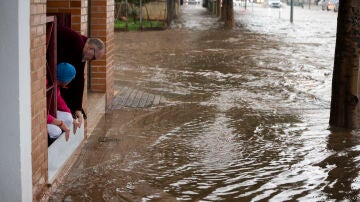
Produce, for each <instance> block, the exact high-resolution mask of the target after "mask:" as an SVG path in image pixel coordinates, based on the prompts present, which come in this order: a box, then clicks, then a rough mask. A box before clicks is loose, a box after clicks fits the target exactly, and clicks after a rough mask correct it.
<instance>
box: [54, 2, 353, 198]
mask: <svg viewBox="0 0 360 202" xmlns="http://www.w3.org/2000/svg"><path fill="white" fill-rule="evenodd" d="M235 9H236V24H237V25H236V27H235V28H234V29H232V30H225V29H223V25H222V23H221V22H219V21H218V19H217V18H216V17H214V16H211V15H210V14H209V13H208V12H207V11H206V10H205V9H203V8H201V7H193V6H192V7H182V8H181V14H180V16H179V18H178V19H176V21H175V22H174V23H173V24H172V26H171V27H170V28H169V29H168V30H165V31H151V32H126V33H116V40H115V46H116V50H115V54H116V55H115V62H116V68H115V74H116V75H115V89H116V91H115V93H116V96H115V99H114V102H113V107H112V109H111V110H110V111H109V112H108V113H106V114H105V116H104V117H103V118H102V119H101V121H100V123H99V124H98V125H97V126H96V128H95V130H94V132H93V134H92V135H91V136H90V138H89V139H88V140H87V143H86V144H85V146H84V148H83V149H82V151H81V154H80V158H79V159H78V160H77V161H76V163H75V164H74V166H73V167H72V168H71V170H70V172H69V174H68V175H67V176H66V177H65V179H64V180H63V182H62V184H61V185H60V186H59V187H58V188H57V189H56V190H55V191H54V193H52V196H51V198H50V200H49V201H59V200H62V201H294V200H299V201H337V200H345V201H346V200H347V201H356V200H358V199H359V194H360V193H359V189H360V182H359V181H360V176H359V168H360V158H359V154H360V137H359V135H360V133H359V131H346V130H336V131H335V130H329V125H328V120H329V109H330V95H331V80H332V69H333V63H334V62H333V60H334V50H335V39H336V19H337V13H334V12H326V11H321V10H320V8H315V7H314V8H312V9H311V10H310V9H308V8H306V7H305V9H302V8H299V7H296V8H295V16H294V22H295V23H294V24H290V23H289V8H288V7H286V6H284V7H283V8H281V9H274V8H266V7H262V6H258V5H254V6H251V5H249V7H248V9H247V10H246V11H245V10H244V9H243V8H240V7H236V8H235Z"/></svg>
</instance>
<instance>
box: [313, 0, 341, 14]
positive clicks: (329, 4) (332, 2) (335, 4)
mask: <svg viewBox="0 0 360 202" xmlns="http://www.w3.org/2000/svg"><path fill="white" fill-rule="evenodd" d="M318 5H319V6H321V9H322V10H327V11H330V10H333V11H334V12H337V11H338V9H339V0H321V1H319V3H318Z"/></svg>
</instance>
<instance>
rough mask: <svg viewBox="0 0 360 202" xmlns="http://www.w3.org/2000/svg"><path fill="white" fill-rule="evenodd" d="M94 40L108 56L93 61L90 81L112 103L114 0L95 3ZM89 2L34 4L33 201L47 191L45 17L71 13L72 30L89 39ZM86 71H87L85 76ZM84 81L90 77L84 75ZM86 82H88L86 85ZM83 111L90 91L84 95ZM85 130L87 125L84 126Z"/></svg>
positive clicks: (45, 1) (66, 0) (35, 0)
mask: <svg viewBox="0 0 360 202" xmlns="http://www.w3.org/2000/svg"><path fill="white" fill-rule="evenodd" d="M92 2H93V5H99V7H95V8H94V7H93V11H92V12H93V13H92V14H91V16H92V20H93V21H92V25H91V26H92V30H93V31H92V36H93V37H99V38H101V39H102V40H103V41H104V42H105V45H106V56H105V57H104V58H102V59H101V60H99V61H94V62H93V63H92V66H93V67H94V71H93V72H94V74H93V75H92V78H94V80H91V82H92V86H94V89H93V90H94V91H99V92H106V95H107V96H106V102H107V103H111V99H112V96H113V75H114V73H113V72H114V70H113V68H114V61H113V54H114V53H113V50H114V46H113V43H114V31H113V23H114V18H113V14H114V12H113V9H114V0H97V1H92ZM87 3H88V1H87V0H31V2H30V4H31V11H30V13H31V16H30V29H31V36H30V40H31V50H30V54H31V102H32V103H31V114H32V129H31V135H32V173H33V198H34V201H39V200H40V198H42V195H43V194H44V193H45V192H46V190H47V183H48V173H47V172H48V162H47V160H48V159H47V158H48V156H47V154H48V153H47V150H48V146H47V129H46V120H47V119H46V114H47V112H46V13H71V16H72V18H71V22H72V24H71V28H72V29H73V30H76V31H78V32H79V33H81V34H83V35H87V31H88V29H87V27H88V26H87V23H88V22H87V15H88V8H87V6H88V4H87ZM86 72H87V70H85V73H86ZM85 78H87V76H86V75H85ZM86 84H87V82H85V85H86ZM83 105H84V108H85V110H86V108H87V107H86V106H87V90H86V89H85V91H84V103H83ZM85 126H86V125H85Z"/></svg>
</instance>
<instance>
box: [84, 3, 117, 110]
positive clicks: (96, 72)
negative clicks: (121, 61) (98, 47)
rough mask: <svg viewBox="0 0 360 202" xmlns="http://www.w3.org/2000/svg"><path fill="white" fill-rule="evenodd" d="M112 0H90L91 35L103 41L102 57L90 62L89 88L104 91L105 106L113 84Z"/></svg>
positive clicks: (109, 97)
mask: <svg viewBox="0 0 360 202" xmlns="http://www.w3.org/2000/svg"><path fill="white" fill-rule="evenodd" d="M114 9H115V3H114V0H92V1H91V13H89V15H90V16H91V25H90V26H91V31H90V32H91V33H90V36H91V37H96V38H100V39H102V40H103V41H104V42H105V46H106V53H105V56H104V57H103V58H101V59H100V60H96V61H93V62H91V90H92V91H94V92H104V93H106V106H109V104H110V103H111V99H112V97H113V85H114Z"/></svg>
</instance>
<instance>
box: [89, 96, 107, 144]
mask: <svg viewBox="0 0 360 202" xmlns="http://www.w3.org/2000/svg"><path fill="white" fill-rule="evenodd" d="M105 95H106V94H105V93H96V92H88V94H87V103H88V104H87V106H88V107H87V111H86V113H87V114H86V115H87V133H86V134H87V135H86V136H87V137H89V136H90V135H91V133H92V132H93V131H94V129H95V127H96V125H97V124H98V123H99V121H100V119H101V117H102V116H104V114H105Z"/></svg>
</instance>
